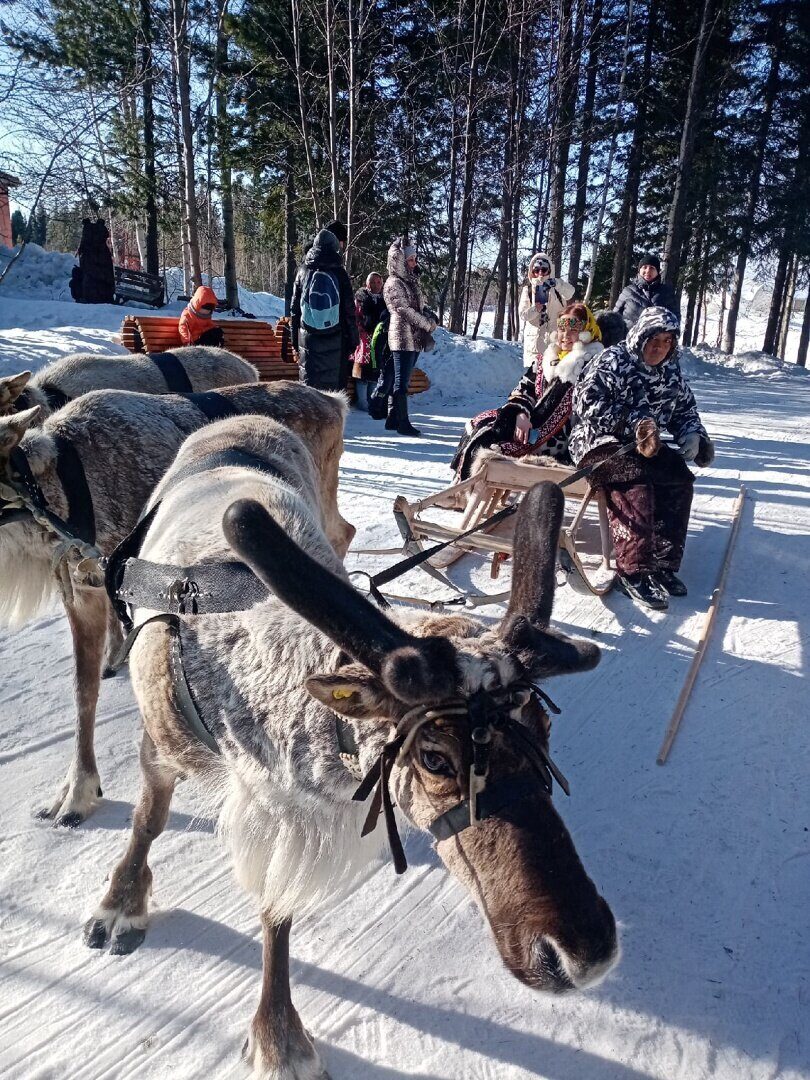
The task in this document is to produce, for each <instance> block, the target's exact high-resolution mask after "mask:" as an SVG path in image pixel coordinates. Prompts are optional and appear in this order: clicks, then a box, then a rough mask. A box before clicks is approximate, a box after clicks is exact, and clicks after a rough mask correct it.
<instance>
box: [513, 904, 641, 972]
mask: <svg viewBox="0 0 810 1080" xmlns="http://www.w3.org/2000/svg"><path fill="white" fill-rule="evenodd" d="M598 899H599V903H598V910H599V916H600V917H599V918H598V919H597V920H595V922H594V924H593V925H592V926H591V927H590V928H589V930H590V932H589V933H587V934H583V935H582V936H581V937H580V938H579V940H577V942H576V946H575V947H574V946H573V945H568V944H563V943H562V942H560V941H558V940H556V939H555V938H553V937H551V936H550V935H548V934H541V935H540V936H539V937H538V938H536V939H535V941H534V942H533V944H532V959H533V965H532V967H533V975H534V976H535V979H536V980H537V985H538V988H539V989H541V990H549V991H551V992H552V993H564V992H565V991H567V990H587V989H588V988H589V987H591V986H596V985H597V984H598V983H600V982H601V981H602V979H604V977H605V976H606V975H607V974H608V972H609V971H611V970H612V969H613V968H614V967H615V966H616V964H617V963H618V962H619V956H620V953H621V950H620V947H619V938H618V934H617V933H616V921H615V919H614V918H613V912H612V911H611V910H610V908H609V907H608V905H607V904H606V903H605V901H604V900H603V899H602V897H601V896H600V897H599V898H598Z"/></svg>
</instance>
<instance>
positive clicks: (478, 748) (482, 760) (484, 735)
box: [469, 725, 492, 825]
mask: <svg viewBox="0 0 810 1080" xmlns="http://www.w3.org/2000/svg"><path fill="white" fill-rule="evenodd" d="M470 738H471V739H472V744H473V753H472V764H471V765H470V780H469V789H470V825H475V823H476V822H477V821H478V820H479V818H478V796H479V795H480V794H481V793H482V792H483V790H484V789H485V788H486V786H487V773H488V772H489V750H490V746H491V745H492V729H491V728H490V727H489V725H487V726H486V727H484V726H483V725H482V726H480V727H474V728H473V729H472V732H471V733H470Z"/></svg>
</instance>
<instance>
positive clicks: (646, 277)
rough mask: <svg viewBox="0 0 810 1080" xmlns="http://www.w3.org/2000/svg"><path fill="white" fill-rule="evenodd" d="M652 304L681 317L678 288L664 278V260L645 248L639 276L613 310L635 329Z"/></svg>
mask: <svg viewBox="0 0 810 1080" xmlns="http://www.w3.org/2000/svg"><path fill="white" fill-rule="evenodd" d="M650 307H662V308H666V309H667V311H671V312H672V314H673V315H674V316H675V318H676V319H678V320H680V312H679V311H678V300H677V297H676V296H675V290H674V289H673V288H672V286H671V285H668V284H667V283H666V282H665V281H662V280H661V260H660V259H659V258H658V256H657V255H655V254H653V253H652V252H649V251H645V252H644V254H643V255H642V256H641V257H640V258H639V261H638V276H637V277H635V278H633V280H632V281H631V282H630V284H629V285H625V287H624V288H623V289H622V291H621V293H620V294H619V299H618V300H617V301H616V306H615V307H614V309H613V310H614V311H617V312H618V313H619V315H621V317H622V318H623V319H624V325H625V326H626V327H627V329H628V330H632V329H633V327H634V326H635V325H636V323H637V322H638V320H639V317H640V315H641V313H642V311H644V310H645V309H646V308H650Z"/></svg>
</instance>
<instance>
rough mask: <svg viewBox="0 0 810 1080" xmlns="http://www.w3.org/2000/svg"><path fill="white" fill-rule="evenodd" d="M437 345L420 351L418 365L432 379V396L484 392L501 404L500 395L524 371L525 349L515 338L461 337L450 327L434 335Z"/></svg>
mask: <svg viewBox="0 0 810 1080" xmlns="http://www.w3.org/2000/svg"><path fill="white" fill-rule="evenodd" d="M433 336H434V338H435V339H436V348H435V349H434V350H433V352H429V353H421V354H420V356H419V359H418V360H417V365H418V366H419V367H420V368H422V369H423V370H424V371H426V372H427V374H428V377H429V379H430V382H431V389H430V395H431V396H430V399H429V400H437V399H438V400H441V401H444V402H453V401H462V400H467V399H469V397H470V395H471V394H481V395H486V396H487V397H489V398H491V399H493V402H492V403H493V404H500V400H499V399H500V398H501V397H503V395H504V394H505V393H508V391H509V390H511V388H512V387H513V386H514V385H515V383H516V382H517V381H518V380H519V379H520V376H521V375H522V374H523V348H522V346H520V345H518V344H517V343H516V342H513V341H496V340H495V339H494V338H476V339H475V341H473V340H472V339H471V338H464V337H459V336H458V334H451V333H450V332H449V331H447V330H437V331H436V332H435V334H434V335H433Z"/></svg>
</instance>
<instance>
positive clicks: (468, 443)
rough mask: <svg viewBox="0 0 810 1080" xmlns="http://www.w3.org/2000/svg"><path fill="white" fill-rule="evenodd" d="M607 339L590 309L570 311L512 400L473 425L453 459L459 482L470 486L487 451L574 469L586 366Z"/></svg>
mask: <svg viewBox="0 0 810 1080" xmlns="http://www.w3.org/2000/svg"><path fill="white" fill-rule="evenodd" d="M601 336H602V335H601V332H600V330H599V327H598V325H597V324H596V322H595V320H594V317H593V315H592V314H591V312H590V310H589V309H588V308H587V307H586V306H585V304H579V303H573V304H568V305H567V306H566V307H564V308H563V310H562V311H561V312H560V315H559V316H558V319H557V325H556V328H555V332H554V333H553V335H551V339H550V341H549V342H548V344H547V345H546V348H545V350H544V352H543V354H542V357H540V358H538V361H537V362H536V363H533V364H532V365H531V366H530V367H529V368H528V369H527V371H526V373H525V375H524V376H523V378H522V379H521V380H520V382H519V383H518V385H517V386H516V387H515V388H514V390H513V391H512V392H511V393H510V395H509V398H508V400H507V401H506V402H505V403H504V404H503V405H502V406H501V407H500V408H499V409H490V410H488V411H487V412H483V413H480V414H479V415H478V416H476V417H474V418H473V419H472V420H470V421H469V423H468V424H467V431H466V432H465V434H464V436H463V437H462V439H461V442H460V443H459V446H458V449H457V450H456V455H455V457H454V458H453V466H452V467H453V469H454V470H455V471H456V476H457V479H459V480H466V478H467V477H468V476H469V475H470V474H471V472H472V471H473V462H474V460H475V458H476V457H477V456H478V455H479V454H480V452H481V451H482V450H485V449H492V450H494V451H496V452H497V453H501V454H504V455H506V456H507V457H524V456H526V455H527V454H532V455H543V454H545V455H547V456H548V457H551V458H553V459H554V460H555V461H556V462H557V463H559V464H565V465H567V464H569V463H570V458H569V456H568V435H569V432H570V427H571V424H570V417H571V400H572V393H573V389H574V385H575V383H576V381H577V379H578V378H579V375H580V372H581V371H582V369H583V368H584V366H585V364H586V362H587V361H589V360H591V359H592V358H593V357H595V356H598V355H599V353H601V352H602V345H601V343H600V339H601Z"/></svg>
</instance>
